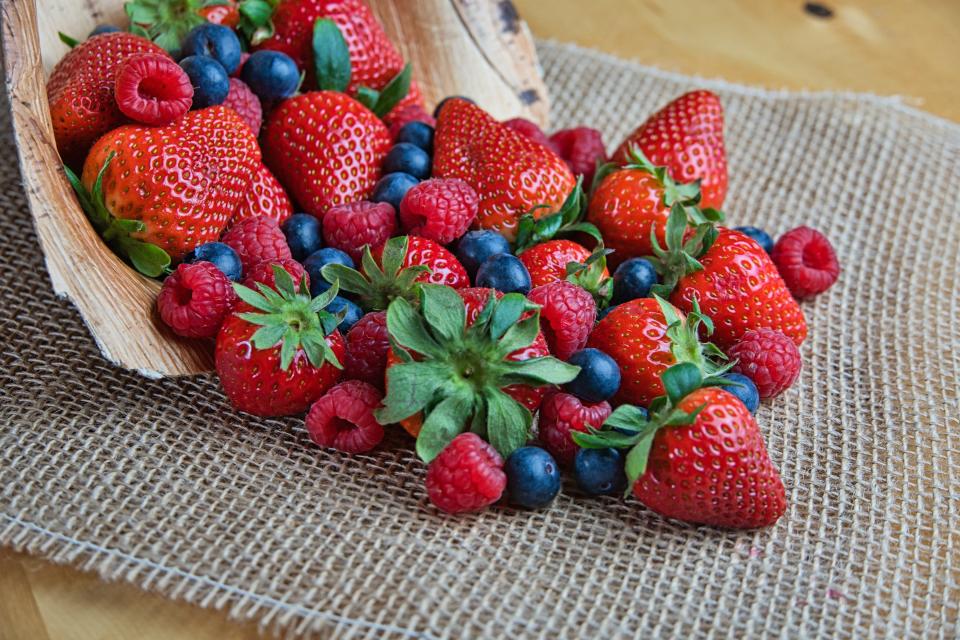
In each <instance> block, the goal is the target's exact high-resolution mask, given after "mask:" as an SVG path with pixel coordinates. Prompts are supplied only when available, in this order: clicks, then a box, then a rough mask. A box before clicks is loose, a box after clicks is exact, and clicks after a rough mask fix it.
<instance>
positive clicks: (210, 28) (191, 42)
mask: <svg viewBox="0 0 960 640" xmlns="http://www.w3.org/2000/svg"><path fill="white" fill-rule="evenodd" d="M182 51H183V55H185V56H207V57H209V58H213V59H214V60H216V61H217V62H219V63H220V64H221V65H223V68H224V69H225V70H226V72H227V73H228V74H230V73H233V72H234V71H236V70H237V67H239V66H240V53H241V49H240V38H238V37H237V34H236V33H234V32H233V29H231V28H230V27H225V26H223V25H222V24H213V23H211V22H205V23H203V24H201V25H199V26H196V27H194V28H193V29H191V31H190V33H188V34H187V37H186V38H185V39H184V41H183V48H182Z"/></svg>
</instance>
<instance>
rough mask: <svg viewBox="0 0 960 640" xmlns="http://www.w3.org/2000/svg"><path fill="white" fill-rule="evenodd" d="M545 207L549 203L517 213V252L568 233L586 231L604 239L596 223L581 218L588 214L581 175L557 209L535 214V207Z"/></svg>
mask: <svg viewBox="0 0 960 640" xmlns="http://www.w3.org/2000/svg"><path fill="white" fill-rule="evenodd" d="M545 208H549V206H548V205H545V204H541V205H537V206H535V207H533V208H532V209H531V210H530V211H528V212H527V213H525V214H523V215H522V216H520V219H519V220H518V221H517V237H516V240H515V241H514V253H517V254H519V253H521V252H522V251H523V250H524V249H529V248H530V247H532V246H533V245H535V244H540V243H541V242H546V241H547V240H551V239H553V238H555V237H557V236H560V235H569V234H571V233H585V234H587V235H589V236H590V237H592V238H593V239H595V240H596V241H597V242H599V243H602V242H603V238H602V237H601V235H600V231H599V230H598V229H597V227H596V226H595V225H594V224H592V223H590V222H584V221H583V220H584V217H585V216H586V215H587V196H586V194H584V192H583V176H579V177H578V178H577V184H576V186H575V187H574V188H573V191H571V192H570V195H569V196H567V199H566V200H564V202H563V204H562V205H561V207H560V209H559V210H558V211H557V212H556V213H551V214H550V215H547V216H542V217H540V218H536V217H534V212H535V211H537V210H539V209H545Z"/></svg>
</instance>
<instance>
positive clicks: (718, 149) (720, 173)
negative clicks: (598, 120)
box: [613, 90, 727, 209]
mask: <svg viewBox="0 0 960 640" xmlns="http://www.w3.org/2000/svg"><path fill="white" fill-rule="evenodd" d="M633 147H636V148H638V149H640V151H641V152H642V153H644V154H645V155H646V156H647V157H648V158H650V160H651V161H652V162H653V163H654V164H656V165H662V166H666V167H667V169H668V170H669V174H670V176H671V177H672V178H673V179H674V180H677V181H678V182H680V181H682V182H693V181H695V180H699V181H700V191H701V192H702V198H701V200H700V204H701V205H702V206H703V207H707V208H713V209H719V208H721V207H722V206H723V200H724V198H725V197H726V195H727V152H726V150H725V149H724V146H723V107H722V106H721V105H720V98H718V97H717V96H716V95H715V94H713V93H711V92H709V91H703V90H701V91H692V92H690V93H686V94H684V95H682V96H680V97H679V98H677V99H676V100H674V101H673V102H671V103H670V104H668V105H667V106H665V107H664V108H663V109H661V110H660V111H658V112H656V113H655V114H653V115H652V116H650V117H649V118H648V119H647V121H646V122H644V123H643V124H642V125H640V127H638V128H637V130H636V131H634V132H633V133H631V134H630V135H629V136H627V139H626V140H624V141H623V143H622V144H621V145H620V147H619V148H618V149H617V151H616V152H615V153H614V155H613V159H614V161H615V162H629V161H630V157H631V148H633Z"/></svg>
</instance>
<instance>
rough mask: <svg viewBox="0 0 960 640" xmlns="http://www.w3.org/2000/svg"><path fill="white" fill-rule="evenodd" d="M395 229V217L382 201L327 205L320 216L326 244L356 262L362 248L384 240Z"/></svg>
mask: <svg viewBox="0 0 960 640" xmlns="http://www.w3.org/2000/svg"><path fill="white" fill-rule="evenodd" d="M396 230H397V216H396V214H395V212H394V210H393V207H392V206H390V205H389V204H388V203H386V202H365V201H364V202H351V203H349V204H341V205H337V206H335V207H332V208H330V209H329V210H328V211H327V213H326V214H324V216H323V237H324V239H325V240H326V242H327V246H329V247H333V248H334V249H340V250H341V251H343V252H345V253H346V254H347V255H349V256H350V257H351V258H353V261H354V262H356V263H357V264H359V263H360V259H361V258H362V257H363V248H364V247H365V246H367V245H370V246H371V247H376V246H379V245H381V244H383V243H384V242H386V241H387V240H388V239H389V238H390V237H391V236H392V235H393V234H394V233H395V232H396Z"/></svg>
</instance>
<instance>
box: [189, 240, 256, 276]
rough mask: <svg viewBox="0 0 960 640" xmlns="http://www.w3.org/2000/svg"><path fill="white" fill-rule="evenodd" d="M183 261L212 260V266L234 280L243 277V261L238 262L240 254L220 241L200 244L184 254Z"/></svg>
mask: <svg viewBox="0 0 960 640" xmlns="http://www.w3.org/2000/svg"><path fill="white" fill-rule="evenodd" d="M183 261H184V262H186V263H193V262H212V263H213V266H215V267H216V268H217V269H220V271H222V272H223V275H225V276H227V277H228V278H230V279H231V280H233V281H234V282H238V281H239V280H240V278H242V277H243V263H241V262H240V256H238V255H237V252H236V251H234V250H233V249H232V248H231V247H230V246H228V245H225V244H223V243H222V242H208V243H207V244H202V245H200V246H199V247H197V248H196V249H194V250H193V251H191V252H190V253H188V254H187V255H185V256H184V257H183Z"/></svg>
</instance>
